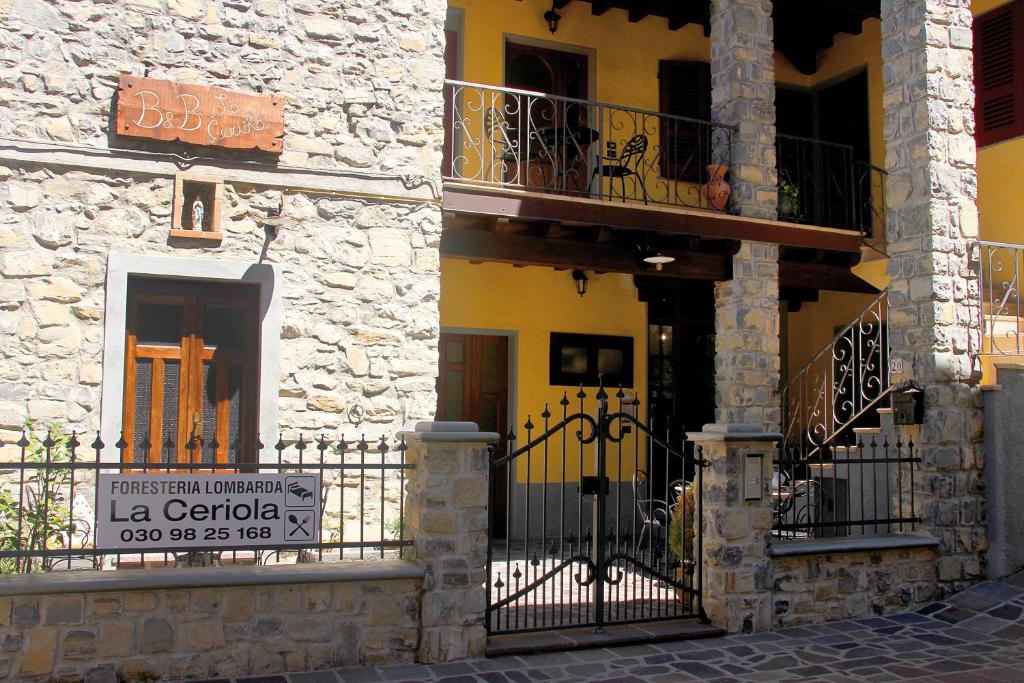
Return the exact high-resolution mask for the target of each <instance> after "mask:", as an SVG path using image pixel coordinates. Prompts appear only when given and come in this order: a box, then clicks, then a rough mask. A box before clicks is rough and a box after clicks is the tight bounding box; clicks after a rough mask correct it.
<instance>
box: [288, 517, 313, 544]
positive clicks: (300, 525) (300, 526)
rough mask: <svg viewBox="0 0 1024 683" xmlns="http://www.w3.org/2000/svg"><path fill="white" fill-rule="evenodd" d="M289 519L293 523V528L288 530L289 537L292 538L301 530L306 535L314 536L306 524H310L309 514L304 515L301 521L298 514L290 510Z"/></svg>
mask: <svg viewBox="0 0 1024 683" xmlns="http://www.w3.org/2000/svg"><path fill="white" fill-rule="evenodd" d="M288 521H289V522H291V524H292V525H293V526H292V530H291V531H289V532H288V538H291V537H292V536H294V535H295V534H297V533H298V532H300V531H301V532H302V533H303V534H305V535H306V536H312V534H311V533H309V530H308V529H307V528H306V525H307V524H309V515H306V516H305V517H303V518H302V521H301V522H300V521H299V517H298V515H296V514H294V513H291V512H289V513H288Z"/></svg>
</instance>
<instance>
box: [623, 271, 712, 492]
mask: <svg viewBox="0 0 1024 683" xmlns="http://www.w3.org/2000/svg"><path fill="white" fill-rule="evenodd" d="M636 285H637V288H638V290H639V292H640V300H641V301H645V302H647V321H648V326H647V354H648V356H647V391H648V396H649V400H648V406H649V413H650V415H649V419H650V423H651V426H652V427H653V428H654V429H655V430H657V431H658V433H660V434H664V435H666V437H667V439H668V443H669V444H670V445H673V446H675V447H676V448H678V449H679V450H680V451H682V450H683V448H685V452H686V455H687V456H692V455H693V444H692V443H686V441H685V439H686V432H688V431H700V430H701V429H702V428H703V426H704V425H705V424H708V423H711V422H714V421H715V295H714V283H713V282H701V281H690V280H672V279H668V278H643V277H637V278H636ZM652 455H653V457H652V459H651V461H652V468H651V469H652V472H651V480H652V484H653V486H654V489H653V490H655V491H660V490H663V488H664V486H665V483H666V482H674V481H676V480H678V479H686V480H687V481H689V480H690V479H691V478H692V477H693V472H692V467H686V468H684V466H683V461H682V460H679V459H676V458H664V457H658V454H652ZM687 462H689V460H687ZM666 463H667V464H666ZM666 468H667V469H666ZM684 470H689V471H684Z"/></svg>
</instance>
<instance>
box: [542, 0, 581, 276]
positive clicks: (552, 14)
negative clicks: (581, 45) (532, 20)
mask: <svg viewBox="0 0 1024 683" xmlns="http://www.w3.org/2000/svg"><path fill="white" fill-rule="evenodd" d="M561 18H562V15H561V14H559V13H558V12H556V11H555V3H554V2H552V3H551V9H549V10H548V11H547V12H545V13H544V21H546V22H547V23H548V30H549V31H551V33H552V35H554V33H555V31H557V30H558V22H559V20H560V19H561ZM581 296H582V295H581Z"/></svg>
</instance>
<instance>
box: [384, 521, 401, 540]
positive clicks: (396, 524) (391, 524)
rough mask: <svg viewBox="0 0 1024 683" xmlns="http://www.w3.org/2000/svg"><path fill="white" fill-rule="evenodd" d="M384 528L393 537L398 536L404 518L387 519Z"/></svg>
mask: <svg viewBox="0 0 1024 683" xmlns="http://www.w3.org/2000/svg"><path fill="white" fill-rule="evenodd" d="M384 530H385V531H387V532H388V533H389V534H391V535H392V536H393V537H395V538H398V534H400V533H401V531H402V520H401V519H397V518H396V519H389V520H387V521H385V522H384Z"/></svg>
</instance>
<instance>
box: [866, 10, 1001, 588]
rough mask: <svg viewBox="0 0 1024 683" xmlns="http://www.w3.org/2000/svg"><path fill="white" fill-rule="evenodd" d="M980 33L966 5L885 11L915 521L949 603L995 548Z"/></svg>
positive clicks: (894, 287) (888, 134) (899, 323)
mask: <svg viewBox="0 0 1024 683" xmlns="http://www.w3.org/2000/svg"><path fill="white" fill-rule="evenodd" d="M971 22H972V16H971V8H970V3H967V2H963V1H962V0H905V1H900V2H897V1H895V0H888V1H886V2H883V3H882V43H883V44H882V50H883V56H884V59H885V71H884V78H885V99H884V104H885V139H886V170H887V171H888V173H889V176H888V185H887V192H886V201H887V203H888V208H889V211H888V218H887V226H886V238H887V244H888V247H887V252H888V254H889V257H890V258H889V275H890V276H891V278H892V282H891V284H890V285H889V307H890V308H889V343H890V346H891V348H892V351H891V356H892V358H893V359H894V360H897V361H901V362H902V365H903V372H901V373H894V375H893V378H892V379H893V382H894V383H898V382H902V381H904V380H909V379H913V380H916V381H917V382H918V383H920V385H921V386H922V387H923V389H924V399H925V418H924V426H923V428H922V429H921V430H920V433H919V434H908V436H912V437H913V440H914V442H915V444H916V446H917V453H918V454H919V455H920V457H921V459H922V463H921V466H920V467H919V468H917V470H916V472H915V477H914V481H913V486H914V487H915V489H916V505H917V510H916V512H917V514H919V515H920V516H921V517H922V518H923V520H924V521H923V524H922V525H921V527H920V529H921V531H923V532H925V533H927V534H930V535H932V536H934V537H935V538H937V539H939V543H940V545H939V556H940V557H939V560H938V571H939V579H940V582H941V584H942V586H943V589H944V590H950V591H953V590H959V589H961V588H963V587H964V586H966V585H967V584H968V583H969V582H970V581H973V580H977V579H979V578H981V577H982V576H984V565H983V562H984V553H985V550H986V547H987V541H986V537H985V511H984V484H983V475H982V470H983V466H984V463H983V454H982V449H981V444H980V441H981V434H982V416H981V412H980V410H979V409H978V403H977V396H976V385H977V382H978V380H979V379H980V375H981V373H980V370H981V367H980V364H979V363H978V359H977V351H978V349H979V348H980V331H981V324H980V312H981V306H980V304H979V301H978V291H977V282H978V280H977V276H976V268H977V264H976V263H975V262H973V261H972V258H971V257H970V255H969V249H970V243H971V242H972V240H976V239H977V238H978V212H977V207H976V205H975V200H976V197H977V172H976V150H975V143H974V113H973V105H974V89H973V87H972V84H973V75H974V74H973V57H972V51H971V42H972V33H971ZM904 500H905V501H907V500H910V499H909V498H908V497H907V496H904Z"/></svg>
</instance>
